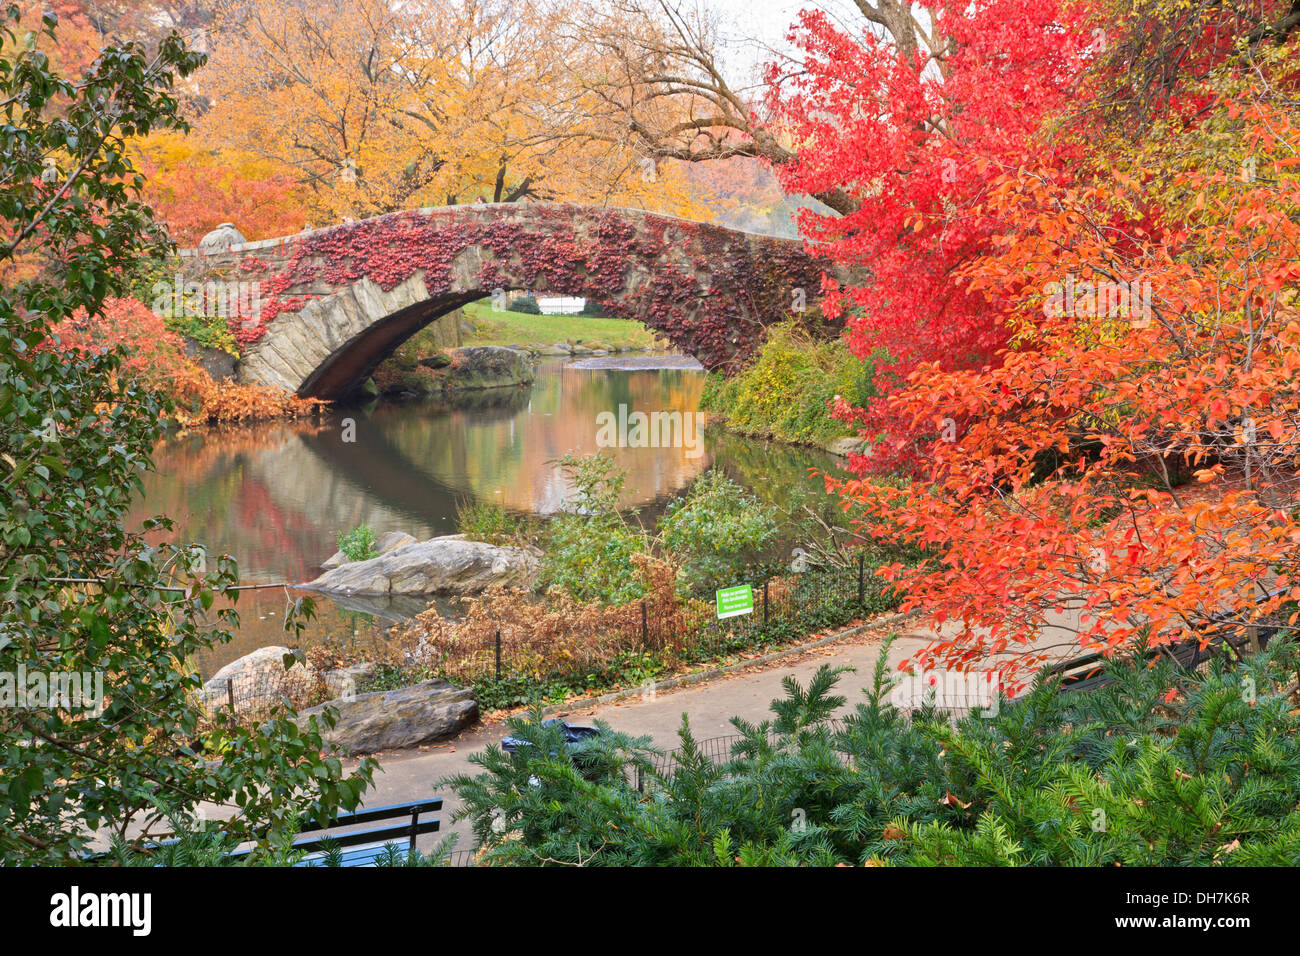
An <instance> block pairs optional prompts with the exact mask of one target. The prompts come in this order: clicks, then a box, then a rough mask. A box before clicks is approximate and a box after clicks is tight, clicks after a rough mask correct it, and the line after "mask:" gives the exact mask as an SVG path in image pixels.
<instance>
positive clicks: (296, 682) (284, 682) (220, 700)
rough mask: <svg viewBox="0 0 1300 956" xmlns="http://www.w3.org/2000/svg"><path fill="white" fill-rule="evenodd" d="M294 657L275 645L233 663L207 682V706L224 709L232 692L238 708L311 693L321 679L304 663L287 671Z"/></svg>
mask: <svg viewBox="0 0 1300 956" xmlns="http://www.w3.org/2000/svg"><path fill="white" fill-rule="evenodd" d="M292 653H293V652H292V651H291V650H290V649H289V648H287V647H280V646H279V645H272V646H270V647H259V648H258V649H257V650H255V651H253V652H252V653H251V654H245V655H244V656H243V657H240V658H238V659H237V660H233V661H231V662H230V663H229V664H227V665H226V666H225V667H223V668H221V669H220V670H219V671H217V672H216V673H215V674H213V675H212V676H211V677H209V678H208V679H207V681H205V682H204V684H203V700H204V703H206V704H213V705H216V706H218V707H220V706H224V705H225V704H226V702H227V701H228V700H229V698H230V695H231V693H232V692H233V695H234V698H235V706H236V707H237V708H240V707H246V706H252V705H257V704H269V703H272V702H275V701H278V700H280V699H281V698H283V697H291V698H292V697H295V696H302V695H305V694H310V693H312V691H313V690H314V689H315V687H316V685H317V683H318V682H319V675H318V674H317V673H316V671H315V670H314V669H312V668H310V667H308V666H307V665H305V664H303V663H297V664H294V665H293V667H291V668H289V669H287V670H286V669H285V666H284V656H285V655H286V654H292Z"/></svg>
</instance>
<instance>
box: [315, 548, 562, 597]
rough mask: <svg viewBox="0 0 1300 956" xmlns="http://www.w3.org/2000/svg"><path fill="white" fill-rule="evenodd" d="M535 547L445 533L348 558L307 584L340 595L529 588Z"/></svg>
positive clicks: (536, 564)
mask: <svg viewBox="0 0 1300 956" xmlns="http://www.w3.org/2000/svg"><path fill="white" fill-rule="evenodd" d="M539 569H540V560H539V557H538V555H537V553H536V552H535V551H531V550H528V549H525V548H514V547H509V546H504V545H495V544H486V543H485V542H482V541H469V540H466V538H465V536H464V535H460V534H453V535H444V536H443V537H441V538H430V539H429V540H428V541H416V542H415V543H414V544H407V545H403V546H402V547H400V548H394V549H393V550H392V551H389V552H388V553H387V554H382V555H380V556H379V557H377V558H371V559H370V560H369V561H349V562H348V563H347V564H343V565H340V566H339V567H337V568H333V569H331V570H329V571H326V572H325V573H324V574H322V575H321V576H320V577H318V578H316V580H314V581H311V582H310V583H308V584H307V585H305V586H306V587H309V588H313V589H315V590H319V591H340V592H343V593H345V594H364V595H383V594H475V593H477V592H479V591H482V590H485V589H486V588H488V587H491V586H492V585H494V584H499V585H502V586H503V587H531V586H532V584H533V582H534V581H535V580H537V572H538V570H539Z"/></svg>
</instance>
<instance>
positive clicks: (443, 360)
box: [419, 352, 451, 368]
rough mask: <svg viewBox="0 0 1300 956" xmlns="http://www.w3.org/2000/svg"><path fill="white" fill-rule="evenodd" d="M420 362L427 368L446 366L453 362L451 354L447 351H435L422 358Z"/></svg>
mask: <svg viewBox="0 0 1300 956" xmlns="http://www.w3.org/2000/svg"><path fill="white" fill-rule="evenodd" d="M419 364H420V365H423V366H424V367H425V368H446V367H447V366H448V365H450V364H451V356H450V355H448V354H447V353H446V352H434V353H433V354H432V355H426V356H424V358H422V359H420V360H419Z"/></svg>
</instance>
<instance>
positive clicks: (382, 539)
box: [321, 531, 417, 571]
mask: <svg viewBox="0 0 1300 956" xmlns="http://www.w3.org/2000/svg"><path fill="white" fill-rule="evenodd" d="M415 540H417V539H416V538H415V536H414V535H409V534H407V533H406V532H405V531H385V532H384V533H383V534H381V535H380V536H379V537H378V538H376V539H375V554H377V555H378V554H387V553H388V552H389V551H392V550H394V549H396V548H400V547H401V546H402V545H404V544H411V543H412V542H414V541H415ZM347 563H348V556H347V555H346V554H344V553H343V552H342V551H335V552H334V553H333V554H332V555H330V557H329V559H328V560H327V561H326V562H325V563H324V564H322V565H321V568H322V569H324V570H326V571H328V570H330V569H331V568H337V567H340V566H342V565H344V564H347Z"/></svg>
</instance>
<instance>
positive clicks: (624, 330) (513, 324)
mask: <svg viewBox="0 0 1300 956" xmlns="http://www.w3.org/2000/svg"><path fill="white" fill-rule="evenodd" d="M465 317H466V318H467V319H468V320H469V322H470V324H471V325H473V326H474V331H473V332H469V333H466V335H465V344H466V345H527V346H534V347H537V348H541V347H542V346H546V345H556V344H561V343H566V342H567V343H571V344H580V345H586V346H588V347H589V348H596V347H598V346H603V347H606V348H611V349H648V348H652V347H653V346H654V345H655V335H654V333H653V332H651V331H650V330H649V329H647V328H646V327H645V326H644V325H642V324H641V323H640V322H637V321H635V320H633V319H608V318H598V317H596V316H591V315H528V314H526V313H523V312H510V311H501V312H494V311H492V303H491V302H490V301H486V300H484V301H480V302H471V303H470V304H469V305H467V306H465Z"/></svg>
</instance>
